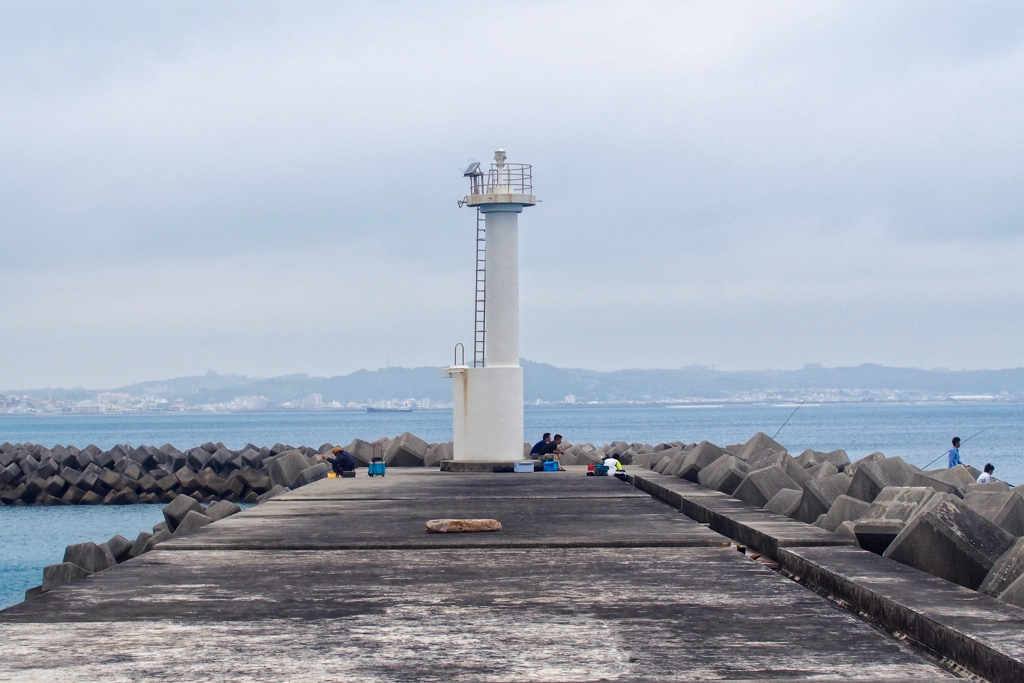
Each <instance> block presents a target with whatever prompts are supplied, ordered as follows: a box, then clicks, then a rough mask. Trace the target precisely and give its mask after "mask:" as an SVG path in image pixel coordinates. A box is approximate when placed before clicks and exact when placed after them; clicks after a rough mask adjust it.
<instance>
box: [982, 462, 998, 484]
mask: <svg viewBox="0 0 1024 683" xmlns="http://www.w3.org/2000/svg"><path fill="white" fill-rule="evenodd" d="M995 471H996V468H995V465H993V464H992V463H986V464H985V471H984V472H982V473H981V475H980V476H979V477H978V483H979V484H988V483H990V482H992V481H994V480H993V479H992V473H993V472H995Z"/></svg>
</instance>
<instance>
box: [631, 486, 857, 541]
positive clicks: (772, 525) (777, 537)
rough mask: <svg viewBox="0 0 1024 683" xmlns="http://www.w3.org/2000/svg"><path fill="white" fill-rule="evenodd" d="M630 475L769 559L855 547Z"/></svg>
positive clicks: (712, 494)
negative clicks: (797, 551)
mask: <svg viewBox="0 0 1024 683" xmlns="http://www.w3.org/2000/svg"><path fill="white" fill-rule="evenodd" d="M630 474H631V476H632V478H633V484H634V486H636V487H637V488H638V489H640V490H642V491H645V492H647V493H649V494H651V495H652V496H654V497H655V498H657V499H659V500H661V501H662V502H664V503H666V504H668V505H671V506H672V507H675V508H677V509H679V510H680V511H681V512H683V514H685V515H687V516H688V517H690V518H692V519H695V520H698V521H701V522H705V523H707V524H709V525H710V527H711V529H713V530H714V531H717V532H718V533H720V534H722V535H723V536H726V537H728V538H731V539H734V540H736V541H737V542H739V543H742V544H744V545H746V546H749V547H751V548H754V549H756V550H757V551H758V552H761V553H764V554H765V555H767V556H769V557H771V558H772V559H778V556H779V549H780V548H793V547H808V546H853V545H854V542H853V541H852V540H850V539H848V538H842V537H840V536H836V535H835V534H833V533H832V532H831V531H828V530H826V529H820V528H818V527H816V526H813V525H810V524H804V523H803V522H798V521H796V520H795V519H790V518H789V517H784V516H782V515H777V514H774V513H772V512H768V511H766V510H761V509H759V508H755V507H752V506H750V505H748V504H746V503H744V502H743V501H742V500H737V499H735V498H732V497H730V496H727V495H725V494H724V493H720V492H718V491H711V490H708V489H706V488H704V487H703V486H701V485H700V484H694V483H693V482H690V481H686V480H685V479H680V478H678V477H672V476H668V475H664V474H658V473H657V472H631V473H630Z"/></svg>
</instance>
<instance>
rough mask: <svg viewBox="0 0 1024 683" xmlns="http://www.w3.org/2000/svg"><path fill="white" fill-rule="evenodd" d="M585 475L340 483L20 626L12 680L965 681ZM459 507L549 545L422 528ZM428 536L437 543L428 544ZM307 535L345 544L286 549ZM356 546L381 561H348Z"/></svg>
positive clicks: (242, 518) (88, 585)
mask: <svg viewBox="0 0 1024 683" xmlns="http://www.w3.org/2000/svg"><path fill="white" fill-rule="evenodd" d="M568 474H570V473H562V476H560V477H558V478H557V479H556V478H555V475H553V474H542V473H537V474H527V475H514V474H500V475H497V474H492V475H467V474H448V473H441V472H437V471H436V470H435V471H431V470H418V471H410V472H409V473H404V472H397V471H396V472H394V474H392V473H391V472H389V474H388V476H387V477H386V478H385V479H383V480H374V482H373V483H372V484H371V483H369V482H365V483H364V482H363V481H362V480H361V478H357V479H355V480H325V481H323V482H319V483H317V484H315V485H312V486H310V487H307V488H306V489H305V490H303V491H296V492H293V493H291V494H288V495H286V496H283V497H282V499H275V500H272V501H269V502H267V503H265V504H264V505H262V506H258V507H257V508H254V509H253V510H250V511H247V512H245V513H242V514H239V515H236V516H235V517H232V518H230V519H229V520H222V521H220V522H217V523H216V524H214V525H211V526H209V527H205V528H204V529H203V530H202V531H203V532H205V533H197V534H195V535H194V536H193V537H192V538H193V539H195V540H196V542H197V544H198V542H199V540H200V539H201V538H204V537H205V538H206V540H205V541H203V543H206V544H207V545H205V546H203V549H197V548H195V547H194V546H193V549H189V547H188V544H187V542H186V541H187V540H188V539H180V540H178V541H175V548H176V549H174V550H171V549H169V547H168V548H167V549H157V550H154V551H152V552H150V553H149V554H147V555H144V556H142V557H140V558H137V559H135V560H130V561H128V562H126V563H124V564H122V565H119V566H118V567H116V568H114V569H111V570H108V571H104V572H100V573H98V574H94V575H92V576H90V577H87V578H86V579H84V580H82V581H79V582H77V583H74V584H71V585H68V586H64V587H62V588H59V589H57V590H54V591H52V592H50V593H46V594H44V595H41V596H39V597H37V598H34V599H32V600H30V601H28V602H26V603H22V604H21V605H16V606H14V607H12V608H9V609H7V610H4V611H3V612H0V632H2V633H3V636H4V640H3V645H2V652H3V657H2V658H0V681H7V680H17V681H25V680H28V681H32V680H40V681H42V680H47V681H49V680H58V679H59V680H65V679H66V680H71V679H74V680H76V681H92V680H103V681H104V682H105V683H109V682H113V681H121V680H138V679H152V680H168V681H171V680H173V681H181V680H195V679H200V678H202V679H213V680H232V681H233V680H239V681H241V680H247V681H264V680H266V681H280V680H335V681H349V680H379V681H392V680H394V681H398V680H456V681H458V680H502V681H504V680H538V681H540V680H543V681H555V680H562V681H590V680H618V681H668V680H672V681H685V680H709V679H723V678H725V679H731V680H760V681H769V680H802V679H815V680H847V681H848V680H865V681H866V680H872V681H877V680H915V681H929V680H943V679H948V678H949V677H950V674H948V673H947V672H946V671H944V670H943V669H941V668H939V667H938V666H937V665H936V664H934V663H933V662H932V661H930V660H928V659H926V658H924V657H922V656H921V655H920V654H918V653H917V652H915V651H913V650H911V649H909V648H907V647H906V646H905V645H904V644H902V643H900V642H899V641H896V640H894V639H891V638H888V637H886V636H885V635H884V634H882V633H879V632H878V631H876V630H874V629H873V628H872V627H870V626H869V625H867V624H865V623H864V622H862V621H860V620H858V619H856V618H855V617H853V616H852V615H850V614H848V613H847V612H845V611H843V610H839V609H837V608H835V607H834V606H832V604H831V603H829V602H828V601H827V600H825V599H823V598H821V597H819V596H818V595H817V594H815V593H813V592H811V591H808V590H806V589H805V588H803V587H801V586H800V585H798V584H796V583H794V582H792V581H789V580H788V579H786V578H784V577H782V576H781V575H779V574H778V573H776V572H773V571H771V570H769V569H768V568H766V567H765V566H764V565H762V564H760V563H758V562H754V561H751V560H750V559H748V558H747V557H746V556H745V555H743V554H741V553H738V552H737V551H736V550H735V548H731V547H721V545H722V543H723V542H726V540H725V539H724V538H722V537H720V536H718V535H717V534H715V533H714V532H713V531H710V530H708V529H707V528H706V527H703V526H701V525H700V524H698V523H696V522H694V521H692V520H690V519H688V518H686V517H685V516H683V515H681V514H678V513H677V512H674V511H672V510H671V509H670V508H668V507H665V506H663V505H661V504H660V503H657V502H654V501H652V500H651V499H650V498H646V499H643V498H640V499H638V498H637V497H636V495H635V491H634V490H631V489H630V488H629V487H627V486H626V485H624V484H622V483H621V482H618V481H616V480H615V479H606V478H586V477H583V476H582V474H579V475H578V480H577V479H574V478H573V477H571V476H567V475H568ZM473 480H475V482H476V483H473ZM353 481H355V482H357V486H355V487H350V488H345V487H346V486H347V485H348V484H350V483H352V482H353ZM558 482H561V483H562V485H564V496H559V493H558V488H557V486H558ZM370 486H374V487H378V488H376V489H374V492H375V493H377V494H378V496H377V498H376V499H373V498H372V497H371V496H370V495H368V494H367V493H366V491H367V490H369V489H368V488H367V487H370ZM498 489H501V490H503V492H504V495H503V496H500V497H499V496H494V495H493V492H494V491H495V490H498ZM428 492H430V493H429V494H428ZM474 492H479V493H481V494H482V495H481V496H480V497H477V496H475V495H474ZM299 494H301V496H300V495H299ZM620 494H622V495H620ZM360 496H361V497H360ZM652 506H653V507H652ZM452 510H456V511H469V512H474V513H476V512H479V513H481V514H484V513H487V512H488V511H490V513H491V514H488V515H487V516H494V517H496V518H497V519H499V520H500V521H502V523H503V524H504V525H506V526H505V528H503V529H502V531H500V532H496V533H494V534H476V535H465V537H467V538H468V537H471V536H486V537H491V536H493V537H495V538H497V537H500V536H501V535H503V534H504V535H507V536H509V537H510V538H512V539H514V540H515V539H521V540H523V541H524V542H525V541H526V539H529V538H532V542H533V543H535V544H536V547H526V546H516V545H515V544H510V545H505V546H502V545H501V543H498V544H497V545H492V546H490V547H450V546H448V544H450V543H452V542H453V541H452V540H451V538H452V537H453V536H452V535H434V534H431V535H429V536H428V535H427V534H425V533H424V532H423V531H422V524H423V523H424V522H425V521H426V520H427V519H429V518H434V517H442V516H446V515H447V512H448V511H452ZM389 517H390V518H394V519H395V520H398V521H394V522H388V521H387V519H388V518H389ZM530 518H533V519H530ZM545 521H546V523H545ZM414 524H415V525H417V526H419V529H420V531H418V532H417V533H419V534H421V535H422V536H423V537H425V538H427V539H428V543H430V544H433V545H432V546H430V547H408V545H407V544H408V543H409V539H410V538H411V537H412V536H411V535H412V534H413V531H412V525H414ZM341 526H350V527H355V528H360V529H367V530H369V531H365V532H360V533H359V534H357V535H353V534H350V533H335V532H334V531H333V530H334V529H335V528H338V527H341ZM407 526H408V528H407ZM282 529H288V530H289V531H288V532H281V531H280V530H282ZM322 529H327V530H330V531H321V530H322ZM293 533H294V534H306V535H311V536H312V537H313V538H315V539H318V540H316V542H317V543H320V542H323V543H324V544H325V547H323V548H320V549H315V550H297V549H294V548H292V549H289V548H287V547H282V548H279V547H272V546H273V543H272V542H271V541H273V542H275V543H276V542H283V541H282V540H281V539H286V538H287V537H288V536H290V535H291V534H293ZM630 534H632V535H633V536H634V537H635V538H638V539H641V540H640V541H637V546H635V547H619V546H617V545H616V543H617V541H618V540H621V539H624V538H627V537H629V535H630ZM572 538H578V539H585V540H586V541H587V542H588V543H589V544H591V545H589V546H588V547H571V546H568V545H566V541H567V540H568V539H572ZM274 539H277V540H276V541H274ZM352 539H357V540H358V542H366V543H371V544H373V546H374V547H369V546H366V547H362V548H345V547H326V544H331V543H334V544H336V545H339V546H343V545H345V544H348V543H351V542H352ZM605 539H606V540H605ZM692 539H696V546H697V547H694V544H693V540H692ZM709 539H713V540H714V542H715V543H717V544H718V546H719V547H707V545H705V542H706V540H709ZM214 541H216V542H214ZM602 541H604V543H603V544H602ZM454 542H455V543H463V541H459V540H456V541H454ZM662 542H665V545H661V546H659V545H658V544H659V543H662Z"/></svg>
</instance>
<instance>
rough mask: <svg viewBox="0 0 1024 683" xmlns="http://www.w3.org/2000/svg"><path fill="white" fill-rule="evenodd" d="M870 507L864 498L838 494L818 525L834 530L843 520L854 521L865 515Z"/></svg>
mask: <svg viewBox="0 0 1024 683" xmlns="http://www.w3.org/2000/svg"><path fill="white" fill-rule="evenodd" d="M868 507H870V506H869V505H868V504H867V503H865V502H864V501H862V500H857V499H856V498H851V497H850V496H838V497H837V498H836V500H835V502H834V503H832V507H831V508H829V511H828V514H826V515H825V516H824V518H823V519H822V520H821V522H820V523H819V524H818V526H820V527H821V528H822V529H827V530H829V531H833V532H834V531H835V530H836V529H838V528H839V525H840V524H842V523H843V522H852V521H853V520H855V519H860V518H861V517H863V516H864V513H865V512H867V511H868Z"/></svg>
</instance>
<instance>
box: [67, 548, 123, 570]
mask: <svg viewBox="0 0 1024 683" xmlns="http://www.w3.org/2000/svg"><path fill="white" fill-rule="evenodd" d="M64 562H65V563H67V562H71V563H73V564H76V565H78V566H79V567H81V568H82V569H84V570H85V571H87V572H89V573H90V574H91V573H93V572H98V571H102V570H104V569H109V568H110V567H113V566H114V565H116V564H117V560H115V559H114V556H113V555H111V554H110V551H109V550H107V549H106V548H105V547H101V546H98V545H96V544H95V543H93V542H92V541H89V542H86V543H75V544H73V545H69V546H68V547H67V548H65V549H64Z"/></svg>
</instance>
